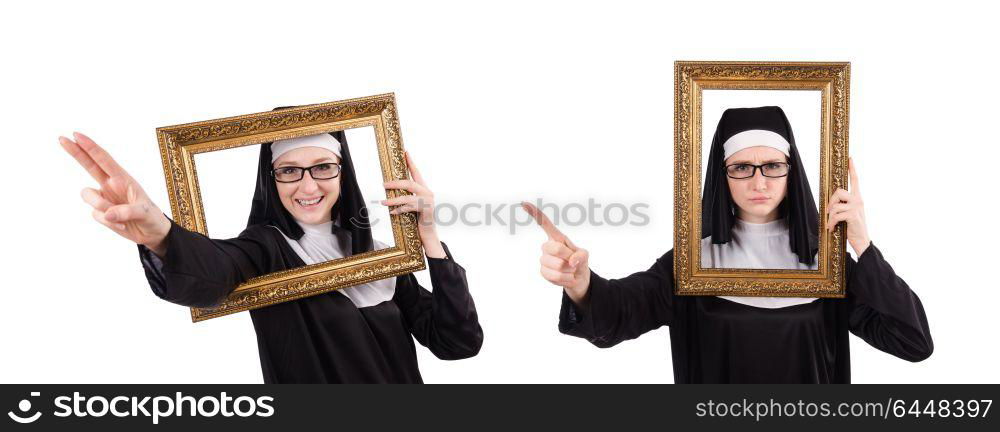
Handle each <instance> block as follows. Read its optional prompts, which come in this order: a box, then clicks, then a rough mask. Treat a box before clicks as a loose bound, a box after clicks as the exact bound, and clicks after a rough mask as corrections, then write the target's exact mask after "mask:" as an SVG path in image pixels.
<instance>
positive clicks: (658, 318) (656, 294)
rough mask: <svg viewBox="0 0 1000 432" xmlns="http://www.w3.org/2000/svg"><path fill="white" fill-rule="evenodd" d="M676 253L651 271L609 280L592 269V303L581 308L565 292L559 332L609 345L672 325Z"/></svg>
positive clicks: (590, 289) (658, 261) (590, 301)
mask: <svg viewBox="0 0 1000 432" xmlns="http://www.w3.org/2000/svg"><path fill="white" fill-rule="evenodd" d="M673 290H674V252H673V250H671V251H669V252H667V253H666V254H664V255H663V256H662V257H660V258H659V259H658V260H656V263H654V264H653V265H652V267H650V268H649V269H648V270H646V271H642V272H638V273H634V274H632V275H630V276H627V277H625V278H622V279H605V278H603V277H601V276H600V275H598V274H597V273H595V272H594V271H593V270H591V275H590V287H589V289H588V298H589V300H588V302H587V305H586V307H584V308H578V307H577V306H576V304H574V303H573V301H572V300H570V298H569V296H568V295H566V293H565V291H563V299H562V308H561V310H560V311H559V331H560V332H562V333H565V334H568V335H573V336H578V337H582V338H585V339H587V340H588V341H590V343H592V344H594V345H596V346H598V347H601V348H607V347H610V346H614V345H616V344H618V343H619V342H622V341H625V340H629V339H635V338H637V337H639V336H641V335H642V334H643V333H646V332H648V331H650V330H653V329H656V328H659V327H661V326H664V325H670V323H671V321H672V319H673V303H674V294H673Z"/></svg>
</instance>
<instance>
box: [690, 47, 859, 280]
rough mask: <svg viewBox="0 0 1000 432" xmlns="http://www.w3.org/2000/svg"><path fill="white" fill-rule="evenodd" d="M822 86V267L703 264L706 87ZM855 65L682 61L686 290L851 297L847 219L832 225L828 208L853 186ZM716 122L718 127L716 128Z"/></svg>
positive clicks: (737, 88) (765, 88) (819, 256)
mask: <svg viewBox="0 0 1000 432" xmlns="http://www.w3.org/2000/svg"><path fill="white" fill-rule="evenodd" d="M716 89H725V90H818V91H820V92H821V103H820V105H821V113H820V115H821V117H822V118H821V119H820V140H819V141H820V148H819V160H820V169H819V201H818V202H817V205H818V206H819V208H818V210H819V216H820V223H819V233H818V234H819V253H818V269H817V270H777V269H731V268H703V267H702V266H701V261H700V257H701V237H702V235H701V234H702V224H701V220H702V207H701V199H702V196H701V192H702V180H703V179H702V178H701V177H702V175H701V173H702V172H703V170H702V168H703V167H702V144H703V143H702V127H703V125H702V121H703V119H702V95H703V91H704V90H716ZM849 97H850V63H846V62H842V63H826V62H823V63H820V62H700V61H678V62H675V63H674V206H675V207H674V278H675V293H676V294H678V295H729V296H774V297H838V298H840V297H844V295H845V285H846V281H845V280H844V278H845V274H844V265H845V264H844V259H845V253H846V252H845V232H844V229H845V227H844V224H842V223H841V224H838V226H837V227H836V228H835V229H834V230H833V231H832V232H831V231H827V230H826V229H824V226H825V224H826V217H825V214H826V207H827V205H826V204H827V202H828V201H829V199H830V195H831V194H832V193H833V192H834V191H835V190H836V189H837V188H844V189H847V177H848V118H849V116H848V114H849ZM709 127H711V126H709Z"/></svg>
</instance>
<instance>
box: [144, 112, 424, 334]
mask: <svg viewBox="0 0 1000 432" xmlns="http://www.w3.org/2000/svg"><path fill="white" fill-rule="evenodd" d="M366 126H371V127H373V128H374V131H375V140H376V142H377V147H378V156H379V162H380V164H381V168H382V178H383V180H384V181H390V180H403V179H408V178H409V173H408V169H407V166H406V160H405V157H404V155H403V139H402V135H401V134H400V129H399V117H398V114H397V111H396V100H395V96H394V95H393V94H391V93H390V94H382V95H376V96H370V97H364V98H357V99H350V100H344V101H337V102H329V103H322V104H314V105H304V106H300V107H296V108H291V109H284V110H279V111H268V112H262V113H256V114H247V115H241V116H235V117H227V118H222V119H217V120H208V121H202V122H196V123H188V124H182V125H176V126H167V127H161V128H157V129H156V135H157V139H158V141H159V145H160V156H161V157H162V159H163V170H164V173H165V175H166V182H167V192H168V194H169V196H170V210H171V212H172V214H173V218H174V221H175V222H177V223H178V224H179V225H181V226H183V227H184V228H187V229H188V230H191V231H195V232H199V233H201V234H205V235H208V225H207V221H206V220H205V210H204V206H203V204H202V196H201V191H200V187H199V184H198V171H197V168H196V166H195V157H194V156H195V155H196V154H199V153H205V152H213V151H219V150H225V149H231V148H236V147H241V146H249V145H256V144H261V143H266V142H273V141H275V140H280V139H288V138H295V137H300V136H307V135H315V134H320V133H326V132H334V131H339V130H345V129H351V128H358V127H366ZM386 193H387V198H394V197H397V196H401V195H405V194H408V192H407V191H405V190H395V189H394V190H387V191H386ZM390 222H391V224H392V232H393V237H394V239H395V245H394V246H391V247H388V248H385V249H379V250H375V251H370V252H365V253H361V254H356V255H352V256H349V257H345V258H339V259H335V260H331V261H327V262H323V263H318V264H313V265H307V266H304V267H299V268H295V269H291V270H285V271H281V272H276V273H270V274H267V275H262V276H259V277H255V278H252V279H250V280H248V281H246V282H245V283H243V284H241V285H239V286H238V287H236V289H235V290H234V291H233V292H232V293H231V294H230V295H229V296H228V297H227V298H226V299H225V300H224V301H223V302H222V303H220V304H218V305H216V306H214V307H208V308H191V319H192V321H194V322H198V321H203V320H207V319H211V318H216V317H220V316H224V315H229V314H233V313H236V312H241V311H245V310H250V309H256V308H260V307H264V306H268V305H272V304H276V303H281V302H286V301H290V300H295V299H299V298H303V297H309V296H312V295H316V294H321V293H325V292H329V291H332V290H336V289H339V288H344V287H348V286H353V285H357V284H361V283H366V282H371V281H375V280H379V279H385V278H389V277H395V276H399V275H402V274H406V273H412V272H415V271H419V270H423V269H424V268H426V264H425V260H424V252H423V247H422V243H421V242H420V237H419V234H418V231H417V218H416V215H415V214H414V213H402V214H398V215H392V216H391V217H390Z"/></svg>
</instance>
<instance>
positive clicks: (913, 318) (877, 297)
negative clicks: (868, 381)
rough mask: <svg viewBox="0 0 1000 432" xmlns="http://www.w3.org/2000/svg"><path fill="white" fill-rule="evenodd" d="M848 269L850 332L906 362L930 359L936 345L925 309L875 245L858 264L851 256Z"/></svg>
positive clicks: (870, 246)
mask: <svg viewBox="0 0 1000 432" xmlns="http://www.w3.org/2000/svg"><path fill="white" fill-rule="evenodd" d="M848 269H849V272H848V275H847V295H848V299H849V301H850V307H851V311H850V326H851V333H854V334H855V335H857V336H858V337H860V338H861V339H864V340H865V342H868V344H869V345H871V346H873V347H875V348H878V349H879V350H882V351H884V352H886V353H889V354H892V355H894V356H896V357H899V358H901V359H904V360H909V361H913V362H916V361H921V360H924V359H926V358H927V357H929V356H930V355H931V353H932V352H933V351H934V342H933V341H932V340H931V333H930V328H929V327H928V325H927V316H926V315H925V314H924V307H923V305H922V304H921V303H920V299H919V298H918V297H917V295H916V294H915V293H914V292H913V291H912V290H911V289H910V287H909V286H908V285H907V284H906V282H905V281H903V279H901V278H900V277H899V276H897V275H896V272H895V271H893V269H892V267H891V266H889V263H888V262H886V260H885V258H884V257H883V256H882V252H881V251H880V250H878V248H876V247H875V244H874V243H872V244H870V245H869V246H868V248H867V249H865V251H864V253H862V254H861V256H859V257H858V261H857V262H855V261H854V260H853V259H852V258H850V257H848Z"/></svg>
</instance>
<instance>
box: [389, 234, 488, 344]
mask: <svg viewBox="0 0 1000 432" xmlns="http://www.w3.org/2000/svg"><path fill="white" fill-rule="evenodd" d="M441 245H442V246H443V247H444V250H445V254H446V255H447V256H446V257H445V258H431V257H428V258H427V263H428V266H429V268H430V269H429V270H430V276H431V286H432V287H433V288H434V292H433V293H431V292H429V291H427V290H426V289H425V288H423V287H421V286H420V284H419V283H417V278H416V277H414V276H413V275H412V274H407V275H403V276H400V277H399V278H397V279H396V293H395V295H394V296H393V301H394V302H396V305H397V306H398V307H399V310H400V311H401V312H402V313H403V318H404V320H405V321H406V326H407V329H408V330H409V331H410V333H411V334H412V335H413V337H414V338H416V340H417V342H419V343H420V344H421V345H423V346H425V347H427V348H428V349H429V350H430V351H431V352H432V353H434V355H435V356H437V357H438V358H439V359H442V360H458V359H463V358H468V357H472V356H474V355H476V354H477V353H479V348H480V347H482V345H483V329H482V327H480V325H479V317H478V315H477V313H476V305H475V303H474V302H473V301H472V295H471V294H470V293H469V283H468V281H467V280H466V278H465V269H464V268H462V266H460V265H458V263H456V262H455V261H454V260H453V259H452V257H451V251H449V250H448V246H447V245H445V244H444V243H442V244H441Z"/></svg>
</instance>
